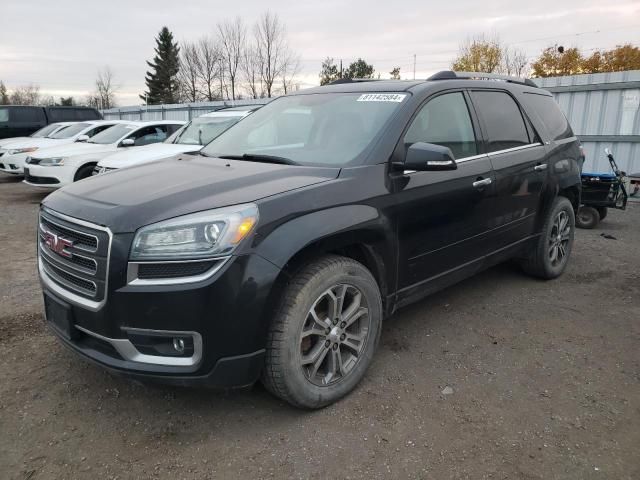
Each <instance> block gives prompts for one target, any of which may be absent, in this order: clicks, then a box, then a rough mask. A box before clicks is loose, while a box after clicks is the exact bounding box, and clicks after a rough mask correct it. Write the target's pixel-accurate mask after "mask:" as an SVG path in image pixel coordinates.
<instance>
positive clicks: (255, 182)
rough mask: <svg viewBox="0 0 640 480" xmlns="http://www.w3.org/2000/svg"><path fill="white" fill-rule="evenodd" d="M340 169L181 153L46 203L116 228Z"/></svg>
mask: <svg viewBox="0 0 640 480" xmlns="http://www.w3.org/2000/svg"><path fill="white" fill-rule="evenodd" d="M339 173H340V169H339V168H325V167H301V166H293V165H276V164H272V163H257V162H247V161H238V160H223V159H219V158H209V157H203V156H201V155H179V156H176V157H172V158H170V159H168V160H165V161H162V162H158V163H147V164H144V165H139V166H134V167H130V168H126V169H122V170H117V171H114V172H110V173H106V174H103V175H96V176H93V177H90V178H87V179H85V180H82V181H80V182H76V183H72V184H71V185H68V186H66V187H64V188H62V189H60V190H57V191H56V192H54V193H52V194H51V195H49V196H48V197H47V198H46V199H45V200H44V201H43V204H44V205H45V206H46V207H48V208H51V209H52V210H55V211H58V212H60V213H64V214H66V215H69V216H71V217H75V218H79V219H81V220H86V221H89V222H93V223H97V224H99V225H105V226H108V227H109V228H111V230H112V231H113V232H114V233H127V232H133V231H135V230H137V229H138V228H140V227H141V226H143V225H148V224H151V223H155V222H159V221H161V220H165V219H168V218H173V217H177V216H179V215H186V214H188V213H194V212H199V211H202V210H208V209H212V208H220V207H226V206H229V205H236V204H240V203H247V202H254V201H257V200H260V199H261V198H265V197H269V196H271V195H276V194H280V193H284V192H287V191H289V190H294V189H298V188H303V187H306V186H309V185H313V184H316V183H320V182H326V181H329V180H332V179H335V178H337V176H338V174H339Z"/></svg>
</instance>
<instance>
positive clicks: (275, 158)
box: [218, 153, 300, 165]
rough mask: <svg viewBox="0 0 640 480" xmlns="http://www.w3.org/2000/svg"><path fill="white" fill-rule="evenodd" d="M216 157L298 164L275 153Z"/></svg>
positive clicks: (219, 156)
mask: <svg viewBox="0 0 640 480" xmlns="http://www.w3.org/2000/svg"><path fill="white" fill-rule="evenodd" d="M218 158H223V159H225V160H247V161H249V162H264V163H278V164H280V165H300V164H299V163H298V162H294V161H293V160H291V159H290V158H287V157H278V156H276V155H264V154H261V153H245V154H242V155H218Z"/></svg>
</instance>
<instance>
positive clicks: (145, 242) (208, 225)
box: [131, 203, 258, 260]
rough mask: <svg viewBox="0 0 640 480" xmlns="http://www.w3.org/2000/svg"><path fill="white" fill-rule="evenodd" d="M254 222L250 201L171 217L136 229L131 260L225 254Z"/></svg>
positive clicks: (242, 237)
mask: <svg viewBox="0 0 640 480" xmlns="http://www.w3.org/2000/svg"><path fill="white" fill-rule="evenodd" d="M256 223H258V207H257V206H256V205H255V204H253V203H247V204H244V205H236V206H233V207H226V208H218V209H215V210H208V211H205V212H199V213H194V214H191V215H185V216H182V217H176V218H172V219H170V220H165V221H163V222H159V223H154V224H153V225H148V226H146V227H142V228H141V229H140V230H138V231H137V232H136V236H135V238H134V240H133V247H132V249H131V259H132V260H148V259H161V260H168V259H184V258H204V257H211V256H215V255H228V254H230V253H231V252H233V250H234V249H235V248H236V247H237V246H238V244H239V243H240V242H241V241H242V239H244V238H245V237H246V236H247V235H248V234H249V233H250V232H251V231H252V230H253V227H254V226H255V225H256Z"/></svg>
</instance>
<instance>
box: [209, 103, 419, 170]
mask: <svg viewBox="0 0 640 480" xmlns="http://www.w3.org/2000/svg"><path fill="white" fill-rule="evenodd" d="M407 96H408V94H406V93H385V94H382V93H380V94H376V93H366V94H361V93H323V94H313V95H295V96H291V97H282V98H280V99H277V100H274V101H273V102H271V103H269V104H268V105H266V106H265V107H262V108H261V109H260V110H258V111H256V112H255V113H252V114H251V115H249V116H248V117H247V118H246V119H245V120H243V121H242V122H240V123H239V124H238V125H236V126H235V127H234V128H232V129H231V130H229V131H228V132H225V133H224V134H223V135H220V136H219V137H218V138H216V139H214V140H213V141H212V142H211V143H210V144H209V145H207V146H206V147H205V148H204V149H202V150H201V153H203V154H204V155H208V156H212V157H220V156H229V157H241V156H242V155H245V154H246V155H270V156H276V157H282V158H286V159H288V160H291V161H293V162H295V163H297V164H300V165H323V166H340V167H341V166H344V165H347V164H355V163H357V162H358V161H359V157H360V155H361V154H362V153H363V152H364V150H365V149H366V148H367V146H368V145H369V144H370V143H371V142H372V141H373V140H374V139H375V138H376V135H377V134H378V132H380V130H381V129H382V127H383V126H384V125H385V124H386V123H387V121H388V120H389V119H390V118H391V116H392V115H393V113H394V112H396V111H397V109H398V106H399V105H400V104H401V103H402V101H403V100H404V99H405V98H406V97H407Z"/></svg>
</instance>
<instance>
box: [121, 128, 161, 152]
mask: <svg viewBox="0 0 640 480" xmlns="http://www.w3.org/2000/svg"><path fill="white" fill-rule="evenodd" d="M166 127H167V126H166V125H158V126H155V127H145V128H141V129H140V130H138V131H137V132H135V133H134V134H133V135H131V136H130V137H128V138H133V139H134V141H135V143H134V145H135V146H137V147H138V146H141V145H149V144H151V143H157V142H161V141H163V140H164V139H165V138H167V128H166Z"/></svg>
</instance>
